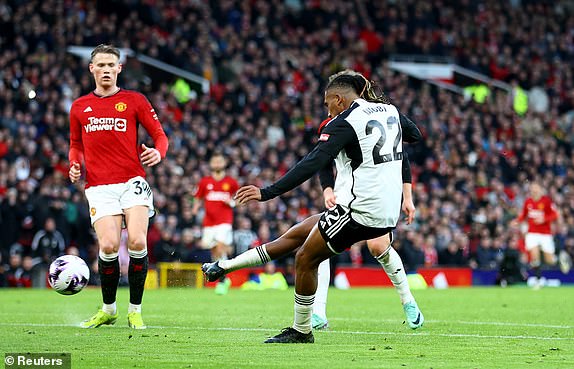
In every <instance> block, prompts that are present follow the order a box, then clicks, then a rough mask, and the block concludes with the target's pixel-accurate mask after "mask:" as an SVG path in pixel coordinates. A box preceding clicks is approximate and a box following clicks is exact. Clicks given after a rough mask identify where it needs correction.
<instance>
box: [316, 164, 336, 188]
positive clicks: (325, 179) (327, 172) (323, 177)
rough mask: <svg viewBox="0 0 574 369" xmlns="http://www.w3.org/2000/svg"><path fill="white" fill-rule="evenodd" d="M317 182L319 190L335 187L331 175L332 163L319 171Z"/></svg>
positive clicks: (333, 176) (333, 178)
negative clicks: (319, 185) (319, 186)
mask: <svg viewBox="0 0 574 369" xmlns="http://www.w3.org/2000/svg"><path fill="white" fill-rule="evenodd" d="M319 182H320V183H321V188H322V189H323V190H325V188H328V187H331V188H334V187H335V175H334V174H333V162H332V161H331V162H330V163H327V165H325V166H324V167H323V168H321V170H319Z"/></svg>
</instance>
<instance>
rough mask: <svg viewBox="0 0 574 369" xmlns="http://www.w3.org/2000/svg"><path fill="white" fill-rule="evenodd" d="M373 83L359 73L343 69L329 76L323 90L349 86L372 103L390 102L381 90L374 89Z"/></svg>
mask: <svg viewBox="0 0 574 369" xmlns="http://www.w3.org/2000/svg"><path fill="white" fill-rule="evenodd" d="M375 87H376V85H375V83H374V82H373V81H369V80H368V79H367V78H365V76H363V75H362V74H361V73H358V72H355V71H353V70H349V69H347V70H344V71H341V72H339V73H336V74H333V75H332V76H330V77H329V82H328V83H327V87H326V88H325V90H330V89H332V88H351V89H352V90H353V91H355V93H356V94H357V95H359V97H361V98H363V99H365V100H367V101H369V102H374V103H383V104H390V103H391V100H390V99H389V98H388V97H387V95H385V94H384V93H383V92H382V91H379V93H377V91H376V90H375Z"/></svg>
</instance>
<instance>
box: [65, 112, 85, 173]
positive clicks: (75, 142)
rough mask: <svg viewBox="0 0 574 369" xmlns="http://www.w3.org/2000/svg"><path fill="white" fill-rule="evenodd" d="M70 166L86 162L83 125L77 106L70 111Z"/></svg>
mask: <svg viewBox="0 0 574 369" xmlns="http://www.w3.org/2000/svg"><path fill="white" fill-rule="evenodd" d="M68 160H69V161H70V166H71V165H72V163H78V164H80V165H82V163H83V162H84V144H83V143H82V125H81V124H80V121H79V120H78V117H77V116H76V109H75V105H72V109H71V110H70V151H69V152H68Z"/></svg>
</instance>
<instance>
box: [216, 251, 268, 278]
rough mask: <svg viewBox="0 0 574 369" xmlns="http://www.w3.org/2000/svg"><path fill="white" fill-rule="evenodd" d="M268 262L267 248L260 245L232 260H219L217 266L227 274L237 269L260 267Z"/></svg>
mask: <svg viewBox="0 0 574 369" xmlns="http://www.w3.org/2000/svg"><path fill="white" fill-rule="evenodd" d="M270 260H271V258H270V257H269V254H268V253H267V246H266V245H261V246H257V247H256V248H254V249H249V250H247V251H245V252H244V253H242V254H239V255H237V256H236V257H234V258H233V259H229V260H220V261H219V263H218V265H219V266H220V267H221V268H223V269H225V270H226V271H227V272H232V271H234V270H237V269H242V268H247V267H251V266H256V265H262V264H265V263H267V262H269V261H270Z"/></svg>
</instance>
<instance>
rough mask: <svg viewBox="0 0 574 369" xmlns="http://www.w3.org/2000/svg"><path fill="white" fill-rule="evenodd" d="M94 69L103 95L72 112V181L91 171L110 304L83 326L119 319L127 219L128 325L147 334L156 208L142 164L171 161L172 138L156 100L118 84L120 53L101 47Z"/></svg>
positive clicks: (89, 192)
mask: <svg viewBox="0 0 574 369" xmlns="http://www.w3.org/2000/svg"><path fill="white" fill-rule="evenodd" d="M89 68H90V73H91V74H92V75H93V77H94V81H95V84H96V89H95V90H94V91H93V92H91V93H89V94H87V95H85V96H82V97H80V98H78V99H77V100H75V101H74V103H73V104H72V108H71V111H70V152H69V160H70V171H69V177H70V180H71V181H72V183H75V182H77V181H78V180H79V179H80V177H81V171H82V167H83V169H85V172H86V183H85V193H86V198H87V199H88V204H89V207H90V218H91V222H92V226H93V227H94V229H95V231H96V235H97V238H98V244H99V256H98V270H99V274H100V281H101V287H102V297H103V306H102V309H101V310H99V311H98V312H97V313H96V314H95V315H94V316H93V317H91V318H90V319H88V320H86V321H84V322H82V323H81V324H80V326H81V327H82V328H97V327H99V326H101V325H102V324H114V323H115V322H116V320H117V318H118V313H117V308H116V291H117V288H118V282H119V278H120V265H119V262H118V251H119V247H120V237H121V230H122V222H124V221H125V225H126V227H127V231H128V252H129V255H130V261H129V269H128V279H129V285H130V304H129V308H128V324H129V326H130V327H131V328H134V329H145V328H146V326H145V325H144V323H143V320H142V316H141V302H142V296H143V290H144V283H145V279H146V276H147V268H148V258H147V245H146V237H147V228H148V224H149V217H151V216H152V215H153V214H154V207H153V193H152V190H151V188H150V186H149V184H148V183H147V182H146V180H145V170H144V168H143V166H142V164H143V165H146V166H148V167H151V166H154V165H156V164H158V163H159V162H160V161H161V160H162V158H164V157H165V155H166V152H167V148H168V140H167V137H166V135H165V133H164V131H163V129H162V127H161V124H160V122H159V120H158V117H157V115H156V113H155V111H154V109H153V108H152V106H151V104H150V103H149V101H148V100H147V99H146V98H145V97H144V96H143V95H142V94H140V93H138V92H134V91H128V90H124V89H121V88H120V87H118V86H117V77H118V74H119V73H120V72H121V70H122V64H121V63H120V52H119V50H118V49H116V48H115V47H113V46H110V45H99V46H97V47H96V48H95V49H94V50H93V51H92V54H91V59H90V65H89ZM140 125H142V126H143V127H144V128H145V130H146V131H147V132H148V133H149V135H150V136H151V137H152V139H153V141H154V144H155V148H150V147H147V146H145V145H144V144H141V145H138V127H139V126H140Z"/></svg>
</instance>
